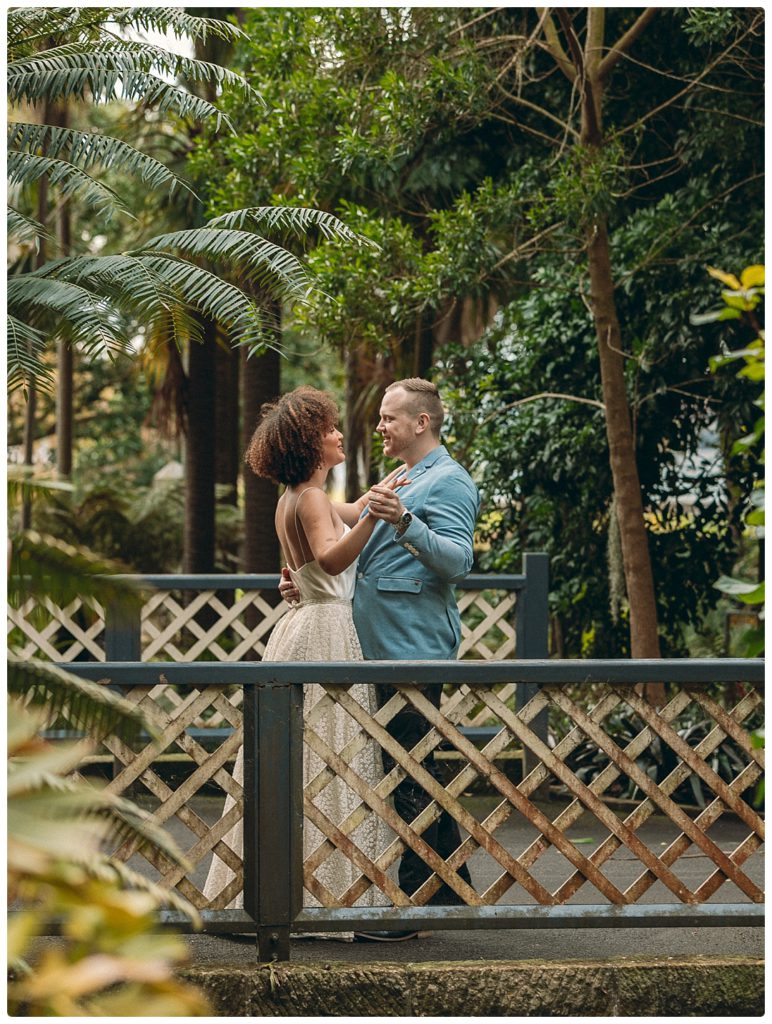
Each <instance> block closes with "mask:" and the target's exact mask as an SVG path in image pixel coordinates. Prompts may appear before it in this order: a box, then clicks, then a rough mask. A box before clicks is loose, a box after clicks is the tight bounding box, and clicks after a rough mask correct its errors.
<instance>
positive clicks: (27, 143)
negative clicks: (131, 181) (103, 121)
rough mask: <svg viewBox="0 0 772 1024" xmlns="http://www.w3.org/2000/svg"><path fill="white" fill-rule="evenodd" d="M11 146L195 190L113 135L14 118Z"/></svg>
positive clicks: (155, 184)
mask: <svg viewBox="0 0 772 1024" xmlns="http://www.w3.org/2000/svg"><path fill="white" fill-rule="evenodd" d="M8 148H9V149H10V150H23V151H26V152H29V153H35V152H37V151H38V150H41V151H43V152H45V155H46V156H47V157H51V158H53V157H62V158H63V159H65V160H66V161H68V162H69V163H71V164H75V165H76V166H77V167H79V168H80V169H81V170H87V169H88V168H90V167H95V166H99V167H102V168H105V169H108V168H112V169H115V170H117V171H119V172H120V173H121V174H130V175H132V176H133V177H137V178H139V179H140V181H142V182H143V183H144V184H146V185H149V186H150V187H151V188H160V187H162V186H164V185H168V186H169V188H170V191H173V190H174V189H175V188H176V187H177V186H180V187H182V188H185V189H187V190H188V191H189V192H191V193H192V191H193V190H192V189H191V188H190V186H189V185H188V184H187V182H185V181H183V179H182V178H179V177H178V176H177V175H176V174H175V173H174V172H173V171H171V170H169V168H168V167H167V166H166V165H165V164H162V163H161V162H160V161H159V160H155V159H154V158H153V157H150V156H147V155H146V154H145V153H142V152H141V151H140V150H138V149H135V148H134V146H131V145H129V143H128V142H124V141H123V140H121V139H115V138H113V137H112V136H110V135H99V134H96V133H94V132H81V131H75V130H74V129H72V128H59V127H57V126H55V125H45V124H25V123H22V122H18V121H11V122H10V123H9V126H8Z"/></svg>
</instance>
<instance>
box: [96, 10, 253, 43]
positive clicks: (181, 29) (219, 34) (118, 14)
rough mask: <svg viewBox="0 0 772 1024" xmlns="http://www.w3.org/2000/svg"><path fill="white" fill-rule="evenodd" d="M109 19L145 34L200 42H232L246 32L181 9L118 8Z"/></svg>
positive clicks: (215, 19) (225, 22)
mask: <svg viewBox="0 0 772 1024" xmlns="http://www.w3.org/2000/svg"><path fill="white" fill-rule="evenodd" d="M110 20H111V21H113V22H115V23H116V24H119V25H131V26H133V27H134V28H138V29H142V30H144V31H146V32H147V31H155V32H159V33H161V34H164V33H167V32H168V33H171V34H172V35H175V36H186V37H187V38H188V39H193V40H195V39H200V40H201V41H202V42H206V40H207V39H208V38H209V37H210V36H211V37H213V38H215V39H222V40H223V41H225V42H235V41H236V40H237V39H243V38H245V37H246V33H245V32H244V31H243V30H242V29H240V28H239V27H238V26H237V25H232V24H231V23H230V22H227V21H221V20H220V19H219V18H205V17H201V16H199V15H193V14H189V13H188V11H186V10H185V9H183V8H181V7H128V8H125V7H124V8H117V10H116V11H115V12H114V13H112V15H111V18H110Z"/></svg>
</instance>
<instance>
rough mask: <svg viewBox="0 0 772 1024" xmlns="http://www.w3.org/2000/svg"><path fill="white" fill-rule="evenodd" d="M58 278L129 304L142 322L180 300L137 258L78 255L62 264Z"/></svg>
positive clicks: (128, 306)
mask: <svg viewBox="0 0 772 1024" xmlns="http://www.w3.org/2000/svg"><path fill="white" fill-rule="evenodd" d="M55 273H56V279H57V280H59V281H69V282H72V283H73V284H76V285H81V286H83V287H85V288H88V289H89V290H96V291H98V293H99V295H100V296H102V297H109V298H110V299H111V300H112V301H114V302H115V303H116V304H117V305H119V306H121V305H125V306H126V308H127V310H129V311H131V312H132V313H133V314H134V315H135V316H136V317H137V318H138V319H144V318H147V317H153V316H157V315H158V313H159V311H160V310H161V309H163V310H168V309H169V308H171V306H172V305H174V304H175V303H179V301H180V299H179V296H178V295H177V293H176V292H175V291H174V290H173V289H171V288H170V287H168V286H167V284H166V282H165V281H164V279H163V277H162V276H161V275H159V274H157V273H155V272H154V271H153V270H152V268H151V267H148V266H147V265H146V263H145V262H143V261H142V260H140V259H137V258H136V257H134V256H126V255H124V254H123V253H117V254H113V255H109V256H74V257H70V258H68V259H67V260H63V261H61V263H60V265H59V266H57V267H56V269H55Z"/></svg>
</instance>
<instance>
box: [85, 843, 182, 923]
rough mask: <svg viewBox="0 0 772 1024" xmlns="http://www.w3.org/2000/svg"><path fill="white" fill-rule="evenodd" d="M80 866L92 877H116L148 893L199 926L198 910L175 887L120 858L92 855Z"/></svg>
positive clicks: (103, 880)
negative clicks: (161, 882)
mask: <svg viewBox="0 0 772 1024" xmlns="http://www.w3.org/2000/svg"><path fill="white" fill-rule="evenodd" d="M82 866H83V867H84V868H85V870H86V871H87V872H88V874H89V875H91V877H92V878H96V879H98V880H99V881H100V882H114V881H115V880H116V879H118V880H119V881H120V882H121V883H122V884H123V885H125V886H128V887H129V888H131V889H137V890H139V891H140V892H147V893H149V894H150V895H151V896H152V897H153V899H154V900H155V902H156V903H157V904H158V905H159V906H161V907H170V908H171V909H173V910H179V912H180V913H181V914H184V915H185V917H187V918H188V919H189V920H190V921H191V922H192V923H193V925H194V926H195V927H200V924H201V917H200V915H199V913H198V911H197V910H196V908H195V907H194V906H193V904H192V903H189V902H188V901H187V900H186V899H185V897H184V896H183V895H182V893H180V892H178V891H177V890H176V889H167V888H165V887H163V886H161V885H159V884H158V883H157V882H153V881H151V879H149V878H146V877H145V876H144V875H141V874H140V873H139V872H138V871H135V870H134V869H133V868H130V867H128V865H126V864H125V863H124V862H123V861H122V860H117V859H114V858H110V857H93V858H90V859H89V860H88V862H87V863H85V864H84V865H82Z"/></svg>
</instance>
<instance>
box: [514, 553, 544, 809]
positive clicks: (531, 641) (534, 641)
mask: <svg viewBox="0 0 772 1024" xmlns="http://www.w3.org/2000/svg"><path fill="white" fill-rule="evenodd" d="M523 574H524V576H525V589H524V590H522V591H521V592H520V594H519V595H518V600H517V604H518V612H517V621H516V626H515V629H516V653H517V657H518V658H528V659H539V660H541V659H546V658H547V657H548V656H549V641H548V635H549V634H548V628H549V605H548V596H549V555H548V554H547V553H546V552H544V551H537V552H531V551H529V552H526V553H525V554H524V555H523ZM538 690H539V687H538V684H536V683H518V684H517V689H516V698H515V699H516V702H517V707H518V708H522V707H525V705H526V704H527V703H528V701H529V700H530V699H531V698H532V697H534V696H535V695H536V694H537V693H538ZM531 729H532V730H533V731H534V732H535V733H536V735H537V736H538V737H539V739H541V740H543V741H544V742H545V743H546V742H547V711H546V709H545V710H544V711H541V712H539V714H538V715H537V716H536V718H534V719H533V721H532V722H531ZM538 763H539V761H538V758H537V757H536V756H535V754H534V753H533V752H532V751H531V750H528V749H526V750H525V751H524V752H523V775H524V776H526V775H528V773H529V772H531V771H533V769H534V768H535V767H536V766H537V764H538ZM540 790H541V787H540ZM542 795H546V794H545V793H542Z"/></svg>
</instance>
